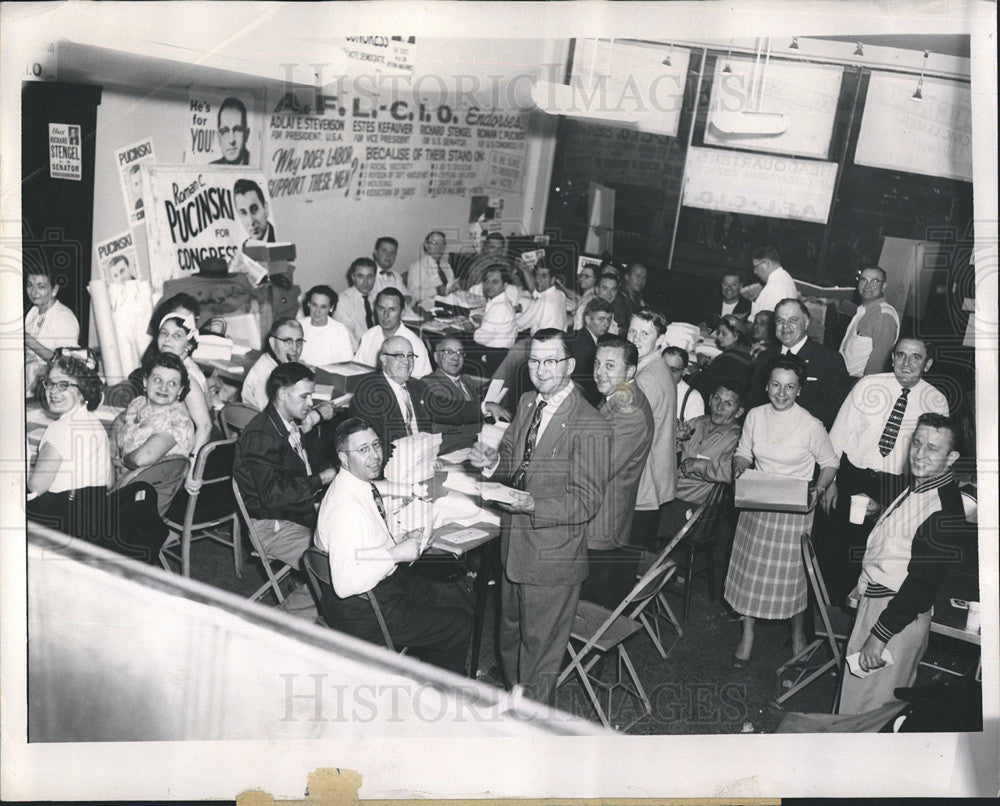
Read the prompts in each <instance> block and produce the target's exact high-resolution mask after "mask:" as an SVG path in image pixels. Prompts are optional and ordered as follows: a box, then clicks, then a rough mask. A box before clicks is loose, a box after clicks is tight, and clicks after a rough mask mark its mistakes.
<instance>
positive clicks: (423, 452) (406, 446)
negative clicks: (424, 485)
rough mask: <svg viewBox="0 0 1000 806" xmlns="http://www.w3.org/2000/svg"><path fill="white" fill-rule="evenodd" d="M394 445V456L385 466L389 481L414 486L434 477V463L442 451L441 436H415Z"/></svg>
mask: <svg viewBox="0 0 1000 806" xmlns="http://www.w3.org/2000/svg"><path fill="white" fill-rule="evenodd" d="M392 444H393V450H392V456H391V457H390V458H389V461H388V462H386V464H385V477H386V478H387V479H388V480H389V481H393V482H396V483H398V484H414V483H415V482H418V481H427V480H428V479H429V478H431V477H432V476H433V475H434V462H435V460H436V459H437V455H438V451H439V450H440V449H441V435H440V434H427V433H419V434H413V435H412V436H408V437H400V438H399V439H397V440H395V441H394V442H393V443H392Z"/></svg>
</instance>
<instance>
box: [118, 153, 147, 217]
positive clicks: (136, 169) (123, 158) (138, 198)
mask: <svg viewBox="0 0 1000 806" xmlns="http://www.w3.org/2000/svg"><path fill="white" fill-rule="evenodd" d="M155 162H156V154H155V152H154V151H153V141H152V140H151V139H150V138H148V137H147V138H146V139H145V140H140V141H139V142H138V143H132V144H131V145H128V146H125V147H124V148H119V149H118V150H117V151H116V152H115V164H116V165H117V166H118V179H119V181H120V182H121V186H122V198H123V199H124V200H125V210H126V212H127V214H128V223H129V225H130V226H133V227H134V226H137V225H138V224H142V223H143V221H144V220H145V217H146V211H145V202H144V201H143V198H142V166H143V165H152V164H154V163H155Z"/></svg>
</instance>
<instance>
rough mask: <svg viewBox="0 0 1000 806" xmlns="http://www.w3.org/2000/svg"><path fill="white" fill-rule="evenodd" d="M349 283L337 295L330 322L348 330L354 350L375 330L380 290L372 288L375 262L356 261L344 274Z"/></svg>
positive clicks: (365, 258)
mask: <svg viewBox="0 0 1000 806" xmlns="http://www.w3.org/2000/svg"><path fill="white" fill-rule="evenodd" d="M347 282H348V283H350V285H348V287H347V288H346V289H345V290H344V292H343V293H342V294H341V295H340V300H339V301H338V302H337V309H336V310H335V311H334V312H333V318H334V319H336V320H337V321H338V322H340V323H341V324H343V325H344V326H346V327H347V329H348V331H350V334H351V344H352V346H353V347H354V349H355V350H357V349H358V345H359V344H361V337H362V336H364V335H365V333H366V332H367V331H368V330H369V328H373V327H375V325H376V323H377V320H376V318H375V295H376V294H377V293H378V292H379V291H381V290H382V289H381V288H375V283H376V276H375V261H374V260H371V259H370V258H367V257H359V258H358V259H357V260H355V261H354V262H353V263H351V267H350V268H349V269H348V270H347Z"/></svg>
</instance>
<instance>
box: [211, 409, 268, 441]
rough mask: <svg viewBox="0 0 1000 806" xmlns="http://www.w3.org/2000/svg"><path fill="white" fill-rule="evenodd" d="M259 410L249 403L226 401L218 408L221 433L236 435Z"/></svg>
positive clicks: (228, 435)
mask: <svg viewBox="0 0 1000 806" xmlns="http://www.w3.org/2000/svg"><path fill="white" fill-rule="evenodd" d="M258 414H260V412H259V411H258V410H257V409H255V408H254V407H253V406H251V405H250V404H249V403H237V402H232V403H227V404H226V405H225V406H223V407H222V408H221V409H220V410H219V425H220V426H222V433H223V434H225V435H226V438H227V439H228V438H229V437H238V436H239V435H240V434H242V433H243V429H244V428H246V427H247V424H248V423H249V422H250V421H251V420H252V419H253V418H254V417H256V416H257V415H258Z"/></svg>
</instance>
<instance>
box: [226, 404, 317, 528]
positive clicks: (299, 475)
mask: <svg viewBox="0 0 1000 806" xmlns="http://www.w3.org/2000/svg"><path fill="white" fill-rule="evenodd" d="M288 436H289V434H288V429H287V428H285V424H284V422H282V420H281V417H280V416H279V415H278V412H277V411H275V408H274V405H273V404H268V406H267V408H266V409H264V411H262V412H261V413H260V414H258V415H257V416H256V417H254V418H253V419H252V420H251V421H250V422H249V423H248V424H247V427H246V428H245V429H243V433H242V434H240V437H239V439H237V440H236V452H235V456H234V459H233V478H235V479H236V483H237V484H238V485H239V488H240V493H241V494H242V495H243V501H244V503H245V504H246V507H247V513H248V514H249V515H250V516H251V517H252V518H261V519H264V518H275V519H277V520H287V521H294V522H295V523H300V524H302V525H303V526H307V527H309V528H311V529H312V528H315V526H316V500H317V499H316V496H317V495H318V494H319V493H320V492H322V488H323V482H322V481H321V480H320V477H319V473H320V471H321V470H323V469H324V468H327V467H330V462H329V461H327V460H326V459H324V457H323V452H322V448H321V443H320V438H319V434H318V429H316V428H313V429H312V430H310V431H309V433H307V434H303V435H302V447H303V448H304V449H305V452H306V456H308V457H309V464H310V465H311V469H312V471H313V473H312V475H308V474H307V472H306V466H305V463H304V462H303V461H302V459H300V458H299V455H298V454H297V453H296V452H295V449H294V448H293V447H292V444H291V443H290V442H289V441H288Z"/></svg>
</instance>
